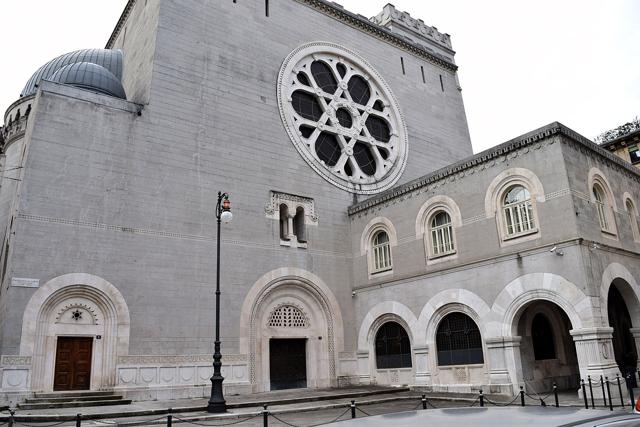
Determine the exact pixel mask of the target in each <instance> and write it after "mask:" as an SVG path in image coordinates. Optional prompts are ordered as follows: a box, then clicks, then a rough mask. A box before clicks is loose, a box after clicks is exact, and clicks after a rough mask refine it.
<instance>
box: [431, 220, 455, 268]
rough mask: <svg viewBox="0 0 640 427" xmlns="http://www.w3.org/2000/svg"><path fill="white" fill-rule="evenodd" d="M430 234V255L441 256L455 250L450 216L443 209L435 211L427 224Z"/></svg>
mask: <svg viewBox="0 0 640 427" xmlns="http://www.w3.org/2000/svg"><path fill="white" fill-rule="evenodd" d="M429 228H430V234H431V255H432V256H434V257H435V256H442V255H446V254H450V253H453V252H454V251H455V247H454V243H453V227H452V225H451V216H449V214H448V213H447V212H445V211H439V212H436V213H435V214H434V215H433V216H432V217H431V221H430V224H429Z"/></svg>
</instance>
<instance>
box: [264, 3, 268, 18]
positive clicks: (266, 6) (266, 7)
mask: <svg viewBox="0 0 640 427" xmlns="http://www.w3.org/2000/svg"><path fill="white" fill-rule="evenodd" d="M264 15H265V16H267V17H268V16H269V0H264Z"/></svg>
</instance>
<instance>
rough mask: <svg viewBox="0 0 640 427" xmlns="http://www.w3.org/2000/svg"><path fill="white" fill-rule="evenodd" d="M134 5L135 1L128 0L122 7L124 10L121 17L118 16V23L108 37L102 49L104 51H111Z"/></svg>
mask: <svg viewBox="0 0 640 427" xmlns="http://www.w3.org/2000/svg"><path fill="white" fill-rule="evenodd" d="M135 5H136V0H129V1H128V2H127V4H126V5H125V7H124V10H123V11H122V15H120V18H118V23H117V24H116V27H115V28H114V29H113V32H112V33H111V36H109V40H108V41H107V44H106V45H105V47H104V48H105V49H113V44H114V43H115V42H116V39H117V38H118V35H119V34H120V31H121V30H122V27H124V23H125V22H127V18H128V17H129V14H130V13H131V10H132V9H133V6H135Z"/></svg>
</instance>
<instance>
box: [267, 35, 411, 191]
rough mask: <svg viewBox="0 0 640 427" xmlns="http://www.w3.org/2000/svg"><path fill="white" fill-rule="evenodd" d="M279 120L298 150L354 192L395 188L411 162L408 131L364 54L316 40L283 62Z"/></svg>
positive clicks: (323, 173)
mask: <svg viewBox="0 0 640 427" xmlns="http://www.w3.org/2000/svg"><path fill="white" fill-rule="evenodd" d="M278 102H279V107H280V115H281V117H282V121H283V123H284V126H285V128H286V129H287V132H288V134H289V137H290V138H291V141H292V142H293V144H294V146H295V147H296V149H297V150H298V152H299V153H300V155H302V157H303V158H304V159H305V160H306V162H307V163H308V164H309V165H310V166H311V167H312V168H313V169H314V170H316V172H318V173H319V174H320V175H321V176H322V177H323V178H325V179H326V180H328V181H329V182H331V183H333V184H334V185H336V186H338V187H340V188H342V189H344V190H347V191H351V192H354V193H360V194H371V193H376V192H379V191H383V190H386V189H387V188H389V187H391V186H392V185H393V184H394V183H395V182H396V181H397V180H398V179H399V178H400V175H401V174H402V171H403V169H404V166H405V163H406V158H407V131H406V125H405V123H404V119H403V117H402V114H401V113H400V109H399V107H398V103H397V101H396V99H395V97H394V96H393V94H392V93H391V90H390V88H389V87H388V85H387V84H386V83H385V82H384V80H383V79H382V77H381V76H380V75H379V74H378V73H377V72H376V71H375V70H374V69H373V68H372V67H371V66H370V65H369V64H368V63H367V61H365V60H364V59H363V58H361V57H360V56H359V55H357V54H356V53H354V52H351V51H349V50H347V49H345V48H343V47H341V46H338V45H336V44H332V43H320V42H316V43H309V44H305V45H303V46H300V47H299V48H297V49H296V50H294V51H293V52H292V53H291V54H290V55H289V56H288V57H287V58H286V59H285V61H284V63H283V65H282V68H281V69H280V75H279V79H278Z"/></svg>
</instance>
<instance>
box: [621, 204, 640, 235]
mask: <svg viewBox="0 0 640 427" xmlns="http://www.w3.org/2000/svg"><path fill="white" fill-rule="evenodd" d="M625 207H626V208H627V215H628V216H629V225H630V226H631V232H632V233H633V239H634V240H640V230H639V229H638V220H637V219H636V209H635V206H634V205H633V202H632V201H631V200H630V199H627V201H626V202H625Z"/></svg>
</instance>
